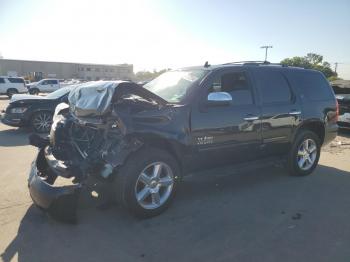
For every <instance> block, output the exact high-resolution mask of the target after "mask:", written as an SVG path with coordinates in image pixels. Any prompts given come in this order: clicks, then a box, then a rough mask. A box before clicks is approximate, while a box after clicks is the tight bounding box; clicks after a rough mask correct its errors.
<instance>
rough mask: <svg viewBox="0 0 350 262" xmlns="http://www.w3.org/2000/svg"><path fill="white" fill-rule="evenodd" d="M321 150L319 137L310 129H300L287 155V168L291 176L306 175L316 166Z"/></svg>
mask: <svg viewBox="0 0 350 262" xmlns="http://www.w3.org/2000/svg"><path fill="white" fill-rule="evenodd" d="M320 152H321V141H320V138H319V137H318V136H317V135H316V134H315V133H314V132H312V131H309V130H302V131H301V132H299V134H298V135H297V136H296V138H295V140H294V143H293V145H292V148H291V151H290V153H289V155H288V160H287V170H288V172H289V174H290V175H293V176H306V175H309V174H311V173H312V172H313V171H314V169H315V168H316V166H317V164H318V161H319V158H320Z"/></svg>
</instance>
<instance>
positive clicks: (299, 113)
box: [289, 111, 301, 116]
mask: <svg viewBox="0 0 350 262" xmlns="http://www.w3.org/2000/svg"><path fill="white" fill-rule="evenodd" d="M289 115H291V116H298V115H301V111H291V112H289Z"/></svg>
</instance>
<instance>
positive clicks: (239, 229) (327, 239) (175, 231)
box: [0, 97, 350, 262]
mask: <svg viewBox="0 0 350 262" xmlns="http://www.w3.org/2000/svg"><path fill="white" fill-rule="evenodd" d="M7 102H8V101H7V100H6V99H5V98H3V97H0V110H1V109H2V108H4V107H5V105H6V104H7ZM27 135H28V131H26V130H21V129H19V130H18V129H15V128H10V127H7V126H4V125H2V124H0V168H1V171H0V188H1V190H0V229H1V231H0V254H1V258H2V260H3V261H35V262H37V261H123V262H125V261H240V262H241V261H284V262H285V261H318V262H319V261H350V248H349V247H350V208H349V207H350V197H349V196H350V161H349V160H350V158H349V156H350V148H349V146H348V145H347V143H349V141H350V138H349V137H350V135H349V134H346V133H345V134H344V133H343V134H341V135H340V136H339V137H338V138H337V140H338V141H342V144H341V145H340V143H334V144H333V147H327V148H325V149H324V150H323V153H322V157H321V162H320V165H319V167H318V168H317V170H316V171H315V172H314V174H312V175H310V176H308V177H301V178H296V177H290V176H288V175H287V174H286V173H285V172H284V170H283V169H279V168H272V169H263V170H256V171H254V172H249V173H244V174H243V173H242V174H234V175H231V176H227V175H225V176H223V175H220V174H213V176H208V175H206V176H202V177H198V176H197V177H195V178H189V179H187V180H186V181H184V182H183V183H182V185H181V186H180V189H179V192H178V195H177V198H176V201H175V202H174V205H173V206H172V207H171V208H170V209H169V210H168V211H167V212H166V213H164V214H163V215H161V216H159V217H156V218H153V219H149V220H137V219H135V218H133V217H131V216H129V215H128V214H127V213H126V212H125V211H124V210H122V209H121V208H120V207H118V206H112V207H110V208H108V209H101V208H96V207H97V206H98V204H96V203H97V202H98V201H97V202H96V200H95V199H91V201H86V203H84V204H83V205H82V208H81V209H80V210H79V224H78V225H75V226H73V225H67V224H62V223H59V222H56V221H53V220H52V219H50V218H48V217H47V216H45V215H44V214H43V213H42V212H40V211H39V210H38V209H37V208H36V207H34V206H33V205H32V202H31V200H30V198H29V196H28V191H27V188H26V179H27V173H28V169H29V165H30V162H31V161H32V159H33V158H34V156H35V153H36V150H35V149H34V148H33V147H31V146H29V145H27Z"/></svg>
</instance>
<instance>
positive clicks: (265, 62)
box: [223, 61, 270, 65]
mask: <svg viewBox="0 0 350 262" xmlns="http://www.w3.org/2000/svg"><path fill="white" fill-rule="evenodd" d="M230 64H265V65H266V64H270V62H269V61H235V62H229V63H225V64H223V65H230Z"/></svg>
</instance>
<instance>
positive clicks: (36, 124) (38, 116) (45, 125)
mask: <svg viewBox="0 0 350 262" xmlns="http://www.w3.org/2000/svg"><path fill="white" fill-rule="evenodd" d="M51 124H52V114H51V113H50V112H47V111H42V112H37V113H35V114H34V115H33V117H32V120H31V125H32V128H33V129H34V131H35V132H37V133H47V132H49V131H50V128H51Z"/></svg>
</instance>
